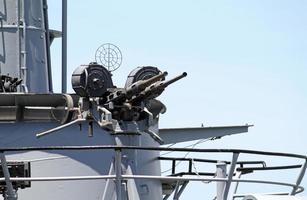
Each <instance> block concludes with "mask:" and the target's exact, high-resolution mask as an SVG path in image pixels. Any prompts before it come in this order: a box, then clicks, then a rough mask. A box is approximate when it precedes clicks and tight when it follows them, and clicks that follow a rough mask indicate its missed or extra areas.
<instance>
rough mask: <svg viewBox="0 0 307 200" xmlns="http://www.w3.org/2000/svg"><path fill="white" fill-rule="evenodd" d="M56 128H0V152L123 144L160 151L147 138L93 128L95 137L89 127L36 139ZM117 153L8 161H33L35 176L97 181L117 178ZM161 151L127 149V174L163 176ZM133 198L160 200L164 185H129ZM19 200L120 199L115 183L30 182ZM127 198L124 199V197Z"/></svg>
mask: <svg viewBox="0 0 307 200" xmlns="http://www.w3.org/2000/svg"><path fill="white" fill-rule="evenodd" d="M56 125H57V124H52V123H40V124H37V123H17V124H1V125H0V127H1V131H0V138H1V139H0V145H1V147H27V146H37V147H38V146H58V145H113V144H116V143H118V142H121V143H122V144H123V145H137V146H158V144H157V143H156V142H155V141H154V140H153V139H152V138H151V137H149V136H148V135H146V134H144V135H131V136H121V137H119V138H118V139H117V140H116V141H117V142H116V141H115V137H114V135H111V134H109V133H108V132H106V131H104V130H101V129H100V128H99V127H97V126H94V137H88V136H87V124H84V125H83V129H85V130H82V131H80V130H79V126H77V125H76V126H73V127H69V128H66V129H65V130H64V131H61V132H58V133H54V134H51V135H49V136H46V137H43V138H40V139H37V138H36V137H35V133H37V132H40V131H43V130H47V129H50V128H53V127H54V126H56ZM114 155H115V153H114V151H113V150H103V151H102V150H94V151H92V150H91V151H49V152H48V151H32V152H24V153H12V154H10V155H8V156H7V160H8V161H10V160H12V161H30V162H31V177H63V176H65V177H66V176H95V175H108V174H114V169H113V166H114ZM158 156H159V153H158V152H151V151H137V150H126V151H123V152H122V163H123V164H122V170H123V174H131V173H133V174H139V175H160V174H161V170H160V163H159V161H158V160H157V157H158ZM127 190H128V191H129V197H130V198H129V199H142V200H143V199H144V200H157V199H162V189H161V183H160V181H155V180H152V181H148V180H146V182H145V181H142V180H136V181H135V182H134V181H129V182H128V183H127ZM18 197H19V199H25V200H30V199H31V200H36V199H37V200H38V199H44V200H54V199H74V200H81V199H82V200H84V199H116V190H115V184H114V181H113V180H109V181H106V180H79V181H54V182H32V185H31V188H26V189H21V190H18ZM124 199H125V198H124Z"/></svg>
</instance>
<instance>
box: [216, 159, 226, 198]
mask: <svg viewBox="0 0 307 200" xmlns="http://www.w3.org/2000/svg"><path fill="white" fill-rule="evenodd" d="M226 167H227V165H226V163H224V162H218V163H217V164H216V177H217V178H222V179H226V177H227V174H226ZM225 185H226V182H217V183H216V200H223V194H224V189H225Z"/></svg>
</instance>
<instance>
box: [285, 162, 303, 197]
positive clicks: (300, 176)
mask: <svg viewBox="0 0 307 200" xmlns="http://www.w3.org/2000/svg"><path fill="white" fill-rule="evenodd" d="M306 168H307V160H306V159H305V162H304V164H303V165H302V167H301V171H300V174H299V175H298V178H297V180H296V183H295V187H293V189H292V191H291V193H290V194H289V195H295V193H296V190H297V188H298V187H299V185H300V184H301V182H302V180H303V177H304V175H305V172H306Z"/></svg>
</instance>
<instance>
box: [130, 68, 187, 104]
mask: <svg viewBox="0 0 307 200" xmlns="http://www.w3.org/2000/svg"><path fill="white" fill-rule="evenodd" d="M186 76H187V73H186V72H183V73H182V74H181V75H179V76H176V77H174V78H172V79H170V80H168V81H165V82H163V81H159V82H156V83H153V84H152V85H150V86H148V87H146V88H145V90H143V91H142V92H141V93H140V94H139V95H138V96H134V97H133V98H132V99H131V100H129V101H128V102H129V103H137V102H141V101H144V100H149V99H154V98H156V97H158V96H160V95H161V94H162V92H163V91H164V89H165V88H166V87H167V86H169V85H170V84H172V83H174V82H176V81H178V80H180V79H182V78H184V77H186Z"/></svg>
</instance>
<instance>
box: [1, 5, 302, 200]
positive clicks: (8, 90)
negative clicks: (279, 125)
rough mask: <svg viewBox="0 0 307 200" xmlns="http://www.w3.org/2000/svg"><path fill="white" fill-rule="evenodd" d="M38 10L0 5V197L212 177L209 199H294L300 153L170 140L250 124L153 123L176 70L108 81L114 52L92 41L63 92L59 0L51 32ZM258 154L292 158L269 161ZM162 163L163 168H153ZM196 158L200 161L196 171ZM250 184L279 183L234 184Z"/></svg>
mask: <svg viewBox="0 0 307 200" xmlns="http://www.w3.org/2000/svg"><path fill="white" fill-rule="evenodd" d="M47 8H48V6H47V0H3V1H1V2H0V22H1V29H0V30H1V32H0V35H1V39H0V70H1V71H0V122H1V123H0V138H1V140H0V158H1V169H0V174H1V178H0V181H1V182H0V193H1V194H2V198H0V199H5V200H17V199H21V200H30V199H31V200H38V199H44V200H51V199H52V200H53V199H74V200H81V199H99V200H115V199H117V200H128V199H129V200H161V199H163V200H167V199H174V200H178V199H182V198H181V197H182V194H183V193H184V192H185V191H186V190H188V188H189V184H191V183H192V182H196V183H200V184H205V185H212V184H215V187H216V189H215V192H214V193H213V194H212V197H211V199H216V200H227V199H243V200H267V199H270V200H275V199H280V200H282V199H287V200H292V199H293V200H295V199H303V197H298V196H296V194H299V193H302V192H303V191H304V188H303V187H302V186H301V182H302V179H303V177H304V174H305V170H306V167H307V162H306V160H307V157H306V156H305V155H297V154H290V153H281V152H265V151H254V150H243V149H201V148H195V145H192V146H190V147H185V148H184V147H182V148H178V147H174V146H173V144H175V143H182V142H187V141H196V140H198V142H197V143H195V144H198V143H201V142H204V141H210V140H214V139H220V138H223V137H224V136H229V135H234V134H240V133H245V132H247V131H248V129H249V128H250V127H251V125H248V124H246V125H241V126H218V127H203V126H201V127H194V128H164V129H161V128H159V117H160V115H161V114H164V113H165V112H166V106H165V105H164V104H163V103H162V102H161V101H159V100H158V99H157V97H158V96H160V95H161V94H162V93H163V92H165V90H167V89H169V88H168V86H170V85H171V84H175V82H177V81H179V80H181V79H183V78H184V77H186V76H187V73H186V72H183V73H181V74H180V75H178V76H175V77H173V78H170V79H168V78H167V76H168V72H167V71H163V69H159V68H157V67H154V66H143V67H137V68H136V69H134V70H132V71H131V72H130V74H128V77H127V81H126V84H125V85H124V86H122V87H118V86H115V84H114V83H113V80H112V71H113V70H115V69H116V68H118V67H119V66H120V64H121V62H122V55H121V52H120V50H119V49H118V47H116V46H115V45H112V44H110V43H107V44H104V45H102V46H101V47H100V48H98V50H97V51H96V56H95V57H96V60H95V61H93V62H91V63H89V64H87V65H81V66H79V67H77V68H76V69H75V71H74V72H73V74H72V78H71V84H72V88H73V89H74V91H75V93H73V94H70V93H67V91H66V90H67V85H66V82H67V69H66V68H67V67H66V66H67V64H66V63H67V56H66V54H67V53H66V50H67V1H66V0H63V1H62V25H63V27H62V30H61V31H55V30H50V29H49V25H48V23H49V22H48V10H47ZM60 37H61V38H62V93H54V92H53V87H52V84H53V83H52V76H51V56H50V46H51V44H52V42H53V40H54V39H56V38H60ZM170 87H171V86H170ZM178 101H180V100H178ZM182 104H183V102H182ZM170 152H172V153H174V152H175V153H176V154H175V155H176V156H174V154H170ZM193 153H195V154H196V155H197V156H191V155H194V154H193ZM221 154H225V155H227V156H222V157H221V156H220V155H221ZM169 155H172V156H169ZM254 157H255V158H254ZM259 157H269V158H271V157H278V158H280V159H281V158H283V159H291V160H293V159H294V160H296V162H297V163H296V164H286V165H274V163H273V164H272V163H270V162H269V161H270V159H269V160H262V159H259ZM246 158H248V159H246ZM162 162H164V163H165V164H164V165H165V166H166V165H167V166H169V169H168V170H166V171H163V170H162V168H161V163H162ZM179 163H181V164H183V166H182V165H179ZM198 164H203V165H206V166H208V167H207V168H206V170H204V169H201V170H199V169H198V168H197V167H196V165H198ZM295 169H296V170H297V179H296V181H295V182H294V183H288V182H280V181H274V180H272V179H271V178H269V177H266V179H254V178H245V177H248V176H249V175H251V174H254V173H257V172H259V171H268V172H269V173H271V172H273V171H274V172H275V171H279V172H280V173H287V170H295ZM250 183H257V184H260V185H261V184H263V185H265V186H267V185H268V186H269V187H271V186H280V187H281V188H282V189H283V190H282V191H281V192H274V191H272V192H268V193H265V194H259V193H253V192H251V193H246V194H242V193H239V192H238V187H239V185H240V187H241V185H243V184H250ZM253 189H255V188H253ZM200 193H202V191H200ZM205 193H206V194H207V191H204V194H205ZM194 199H203V197H202V196H199V197H197V196H195V198H194Z"/></svg>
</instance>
